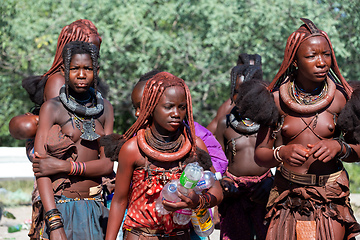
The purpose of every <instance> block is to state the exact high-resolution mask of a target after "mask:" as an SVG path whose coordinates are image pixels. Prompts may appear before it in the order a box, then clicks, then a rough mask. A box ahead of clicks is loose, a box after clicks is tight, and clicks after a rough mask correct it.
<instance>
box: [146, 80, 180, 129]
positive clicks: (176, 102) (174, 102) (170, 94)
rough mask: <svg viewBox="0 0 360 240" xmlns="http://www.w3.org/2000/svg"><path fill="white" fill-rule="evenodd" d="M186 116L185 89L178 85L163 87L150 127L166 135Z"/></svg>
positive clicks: (176, 127) (178, 125)
mask: <svg viewBox="0 0 360 240" xmlns="http://www.w3.org/2000/svg"><path fill="white" fill-rule="evenodd" d="M185 116H186V96H185V91H184V89H183V88H182V87H180V86H174V87H169V88H167V89H165V91H164V93H163V95H162V96H161V98H160V101H159V103H158V104H157V105H156V107H155V109H154V112H153V123H152V127H156V129H157V131H158V132H159V133H160V134H163V135H167V134H169V133H170V132H174V131H176V130H178V128H179V127H180V126H181V125H182V122H183V120H184V118H185Z"/></svg>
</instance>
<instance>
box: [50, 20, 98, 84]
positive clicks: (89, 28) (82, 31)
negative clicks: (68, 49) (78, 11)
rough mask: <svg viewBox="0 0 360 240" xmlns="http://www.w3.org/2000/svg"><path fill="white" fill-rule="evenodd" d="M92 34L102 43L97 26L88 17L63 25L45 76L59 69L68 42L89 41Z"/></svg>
mask: <svg viewBox="0 0 360 240" xmlns="http://www.w3.org/2000/svg"><path fill="white" fill-rule="evenodd" d="M91 35H95V36H96V37H98V38H99V40H100V43H101V41H102V39H101V37H100V35H99V33H98V31H97V28H96V27H95V25H94V24H93V23H92V22H91V21H90V20H87V19H79V20H76V21H75V22H72V23H71V24H69V25H67V26H65V27H63V29H62V30H61V32H60V35H59V38H58V42H57V47H56V53H55V57H54V61H53V64H52V66H51V68H50V69H49V71H47V72H46V73H45V74H44V76H45V75H48V76H49V77H50V76H51V75H53V74H54V73H56V72H58V71H59V69H60V66H61V64H62V63H63V60H62V51H63V48H64V46H65V45H66V44H67V43H69V42H72V41H85V42H89V39H90V36H91Z"/></svg>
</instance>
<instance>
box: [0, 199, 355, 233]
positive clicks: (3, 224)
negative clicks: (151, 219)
mask: <svg viewBox="0 0 360 240" xmlns="http://www.w3.org/2000/svg"><path fill="white" fill-rule="evenodd" d="M350 200H351V204H352V207H353V210H354V212H355V216H356V218H357V219H358V221H360V194H352V195H351V196H350ZM5 210H7V211H9V212H11V213H12V214H14V216H15V217H16V219H8V218H4V217H2V218H1V221H0V240H5V239H6V240H28V239H29V237H28V236H27V234H28V231H29V230H28V229H23V230H21V231H20V232H15V233H8V231H7V229H8V226H12V225H16V224H19V223H21V224H23V223H25V222H27V221H29V220H30V219H31V206H19V207H11V208H5ZM210 239H211V240H218V239H220V235H219V230H215V231H214V232H213V234H211V235H210ZM356 239H357V240H360V236H358V237H357V238H356Z"/></svg>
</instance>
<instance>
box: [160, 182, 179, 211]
mask: <svg viewBox="0 0 360 240" xmlns="http://www.w3.org/2000/svg"><path fill="white" fill-rule="evenodd" d="M178 185H179V180H178V179H175V180H172V181H170V182H168V183H167V184H165V186H164V188H163V189H162V190H161V192H160V196H159V198H158V199H157V200H156V201H155V209H156V211H157V212H158V213H159V214H160V215H166V214H169V213H170V212H169V211H167V210H166V209H165V208H164V205H163V204H162V201H163V200H167V201H169V202H180V201H181V199H180V198H179V196H178V193H177V190H178Z"/></svg>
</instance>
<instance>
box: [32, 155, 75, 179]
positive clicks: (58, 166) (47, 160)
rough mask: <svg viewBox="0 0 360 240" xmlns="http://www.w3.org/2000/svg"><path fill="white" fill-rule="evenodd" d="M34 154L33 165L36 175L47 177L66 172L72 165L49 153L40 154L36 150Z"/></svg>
mask: <svg viewBox="0 0 360 240" xmlns="http://www.w3.org/2000/svg"><path fill="white" fill-rule="evenodd" d="M34 156H35V158H34V160H33V164H32V166H33V171H34V175H35V177H45V176H51V175H54V174H57V173H61V172H66V169H67V167H69V166H70V163H69V162H68V161H64V160H60V159H57V158H54V157H50V156H48V155H46V156H40V155H39V154H38V153H37V152H35V153H34ZM67 172H69V171H67Z"/></svg>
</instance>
